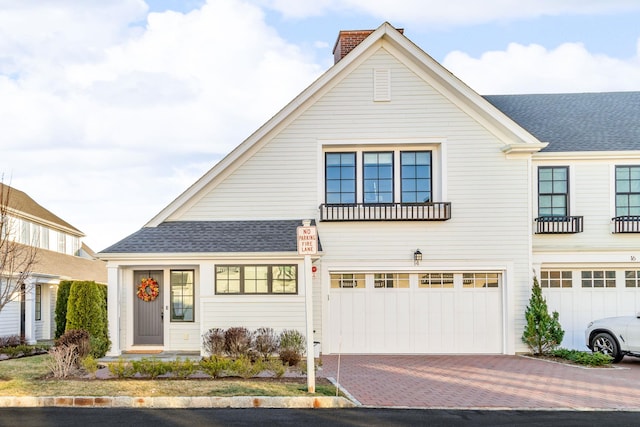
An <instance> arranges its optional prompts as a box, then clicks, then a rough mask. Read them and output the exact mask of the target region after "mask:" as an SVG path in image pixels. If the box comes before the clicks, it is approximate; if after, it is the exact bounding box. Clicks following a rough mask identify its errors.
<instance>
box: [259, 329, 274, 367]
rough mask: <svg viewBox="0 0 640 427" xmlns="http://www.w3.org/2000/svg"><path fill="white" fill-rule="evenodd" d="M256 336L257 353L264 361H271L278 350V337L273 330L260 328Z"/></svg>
mask: <svg viewBox="0 0 640 427" xmlns="http://www.w3.org/2000/svg"><path fill="white" fill-rule="evenodd" d="M255 336H256V338H255V348H256V351H257V352H258V354H259V355H260V356H262V358H263V359H264V360H269V358H270V357H271V355H272V354H273V353H275V351H276V350H277V349H278V336H277V335H276V333H275V332H274V331H273V329H272V328H260V329H258V330H257V331H256V334H255Z"/></svg>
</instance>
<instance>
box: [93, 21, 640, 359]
mask: <svg viewBox="0 0 640 427" xmlns="http://www.w3.org/2000/svg"><path fill="white" fill-rule="evenodd" d="M334 54H335V57H336V63H335V65H334V66H333V67H331V68H330V69H329V70H328V71H327V72H326V73H325V74H324V75H322V76H321V77H320V78H319V79H318V80H316V81H315V82H314V83H313V84H311V86H309V87H308V88H307V89H306V90H304V91H303V92H302V93H301V94H300V95H298V96H297V97H296V98H295V99H294V100H292V101H291V102H290V103H289V104H288V105H287V106H285V107H284V108H283V109H282V110H281V111H280V112H279V113H278V114H276V115H275V116H274V117H273V118H272V119H271V120H269V121H268V122H267V123H266V124H264V125H263V126H262V127H261V128H260V129H258V130H257V131H256V132H255V133H254V134H252V135H251V136H250V137H249V138H248V139H247V140H245V141H244V142H242V143H241V144H240V145H239V146H238V147H237V148H236V149H235V150H233V151H232V152H231V153H230V154H229V155H227V156H226V157H225V158H224V159H223V160H222V161H220V162H219V163H218V164H216V165H215V166H214V167H213V168H212V169H211V170H210V171H209V172H207V173H206V174H205V175H204V176H203V177H202V178H200V179H199V180H198V181H197V182H196V183H194V184H193V185H192V186H191V187H190V188H188V189H187V190H186V191H185V192H184V193H183V194H182V195H180V196H179V197H178V198H177V199H176V200H175V201H174V202H172V203H171V204H170V205H168V206H167V207H166V208H165V209H163V210H162V211H161V212H160V213H159V214H158V215H156V217H154V218H153V219H152V220H151V221H150V222H149V223H147V224H146V225H145V226H144V227H143V228H142V229H140V230H139V231H138V232H136V233H134V234H133V235H131V236H129V237H127V238H125V239H123V240H122V241H120V242H118V243H116V244H114V245H113V246H111V247H109V248H107V249H105V250H104V251H102V252H101V253H100V254H99V256H100V257H101V258H102V259H105V260H107V261H108V282H109V325H110V334H111V340H112V342H113V346H112V349H111V352H110V354H111V355H118V354H120V353H121V352H122V351H130V350H140V349H145V348H146V349H164V350H191V351H197V350H200V349H201V336H202V334H203V333H204V332H206V331H207V330H208V329H210V328H213V327H219V328H228V327H232V326H245V327H248V328H252V329H255V328H258V327H263V326H266V327H272V328H274V329H276V330H281V329H285V328H287V329H288V328H296V329H299V330H300V331H305V298H306V297H312V299H313V313H314V319H313V320H314V322H313V323H314V324H313V329H314V340H315V341H317V342H320V346H321V349H322V352H323V353H325V354H329V353H419V354H420V353H425V354H426V353H502V354H514V353H516V352H521V351H526V350H527V349H526V347H525V346H524V344H523V343H522V341H521V338H520V337H521V335H522V330H523V325H524V311H525V307H526V305H527V303H528V299H529V293H530V289H531V284H532V277H533V275H534V270H535V272H536V274H538V275H539V276H540V277H541V278H542V282H543V283H544V284H545V285H549V286H550V287H549V288H548V289H545V292H547V295H548V297H549V300H550V304H551V305H552V306H553V307H557V308H558V309H559V310H560V311H561V319H562V320H563V321H567V325H569V326H568V328H569V329H570V331H569V332H568V334H567V336H568V337H569V341H567V342H568V343H569V345H575V346H580V347H583V344H582V343H580V342H579V339H578V338H575V339H574V338H573V337H579V334H580V332H581V331H582V330H584V326H585V323H586V321H587V320H584V319H582V317H589V316H591V315H600V314H608V313H609V312H614V311H615V312H618V311H622V310H623V309H625V310H626V309H631V307H623V305H624V304H627V302H628V301H626V300H624V299H625V298H624V296H623V291H627V292H632V293H634V298H635V290H629V289H628V288H624V289H621V290H620V297H618V294H617V293H616V294H615V295H616V298H620V299H618V300H614V301H608V302H607V304H609V303H611V304H615V307H614V306H608V305H607V306H604V305H603V306H602V307H603V308H602V309H601V310H599V311H598V310H597V309H595V304H596V302H595V298H593V297H594V293H595V294H597V293H602V292H604V291H606V289H600V288H598V287H599V284H600V281H599V280H600V279H599V275H600V272H603V274H605V276H606V275H607V274H609V273H606V271H609V269H610V268H612V269H613V268H614V267H615V269H616V274H618V275H621V274H622V275H627V274H628V273H627V270H632V267H633V266H634V265H635V264H634V263H633V261H634V259H632V258H630V257H631V256H636V255H633V253H632V252H633V246H634V244H636V247H637V246H638V245H637V243H638V242H639V240H638V238H637V236H638V235H637V234H636V235H633V234H626V233H625V234H624V235H620V233H611V230H610V228H609V227H610V223H611V218H612V217H614V216H624V217H626V218H627V219H629V218H630V217H629V215H638V214H639V213H638V212H636V211H635V209H638V208H637V206H640V204H635V205H633V206H635V208H633V209H630V210H628V211H625V210H624V209H621V210H620V209H619V210H618V211H617V212H615V215H614V214H613V213H614V211H615V207H614V206H615V203H616V202H615V201H616V200H617V197H618V199H619V198H620V197H621V196H620V195H621V194H622V193H620V192H622V191H623V189H621V188H622V186H623V185H624V182H625V181H624V178H619V179H618V186H619V188H620V189H619V190H617V191H618V193H617V194H618V196H616V192H615V191H614V188H615V185H614V184H615V180H614V182H612V181H611V180H612V179H613V177H614V175H615V174H617V173H619V174H621V176H626V175H624V173H626V172H625V169H623V168H619V167H618V166H619V165H623V164H625V165H633V164H634V163H635V164H638V165H640V147H639V146H638V144H639V143H638V136H639V130H638V126H637V124H636V125H635V127H634V128H633V130H629V131H628V134H629V135H631V136H634V137H635V139H633V140H625V141H622V142H620V144H616V145H611V146H607V148H606V149H605V148H602V146H604V145H606V144H608V142H607V141H606V134H603V133H602V132H600V129H599V128H598V129H591V130H592V131H593V135H592V140H593V141H596V142H593V141H591V140H590V141H589V146H588V147H589V148H590V149H594V150H596V151H589V152H586V150H585V148H586V147H585V146H581V145H580V142H581V141H580V140H579V138H574V139H573V140H572V141H571V142H567V141H564V140H563V139H562V138H564V137H565V136H566V135H558V136H559V137H560V138H561V139H559V140H556V139H554V138H555V137H556V136H557V135H556V134H554V133H552V132H551V133H545V132H546V131H547V129H548V128H552V129H556V128H558V127H562V126H563V125H564V126H566V123H564V124H563V123H554V124H553V125H552V124H551V123H549V122H548V120H550V121H553V120H556V119H560V117H564V119H565V120H567V121H569V122H571V121H572V120H574V121H576V122H574V123H573V125H572V128H576V129H577V130H581V129H582V130H586V129H587V128H588V126H583V124H582V123H581V121H582V120H583V118H582V117H580V116H578V115H576V113H577V112H576V111H569V112H568V115H567V112H566V111H565V112H564V113H565V115H564V116H559V115H555V114H554V112H555V111H554V110H553V109H545V108H544V107H545V104H546V103H551V104H553V105H555V104H557V105H556V106H557V107H558V108H560V107H561V106H562V104H558V103H555V104H554V100H553V99H552V98H546V97H543V100H542V101H540V102H539V104H541V105H539V106H538V107H536V109H535V111H536V112H537V113H538V114H539V116H535V117H533V118H532V117H530V116H529V115H527V113H526V111H524V110H526V109H524V107H525V106H526V105H527V103H528V102H533V101H535V100H536V98H535V96H530V95H523V96H513V97H482V96H480V95H479V94H477V93H476V92H474V91H473V90H472V89H470V88H469V87H468V86H466V85H465V84H464V82H462V81H460V80H459V79H457V78H456V77H455V76H454V75H452V74H451V73H450V72H448V71H447V70H446V69H444V68H443V67H442V66H441V65H440V64H439V63H437V62H436V61H434V60H433V59H432V58H431V57H430V56H428V55H427V54H426V53H425V52H423V51H422V50H421V49H420V48H418V47H417V46H416V45H414V44H413V43H412V42H411V41H410V40H409V39H408V38H406V37H405V36H404V35H403V34H402V30H397V29H395V28H393V27H392V26H391V25H390V24H388V23H384V24H382V25H381V26H380V27H379V28H378V29H376V30H372V31H342V32H340V34H339V37H338V40H337V42H336V46H335V49H334ZM603 96H606V95H603ZM609 96H610V97H612V98H616V97H617V95H616V94H611V95H609ZM628 96H629V97H631V100H630V101H629V104H630V105H628V104H627V105H619V104H617V103H616V102H611V103H610V104H608V105H609V106H610V107H611V108H627V107H628V108H630V110H631V111H630V112H629V114H635V119H636V123H638V121H637V119H638V110H639V105H640V94H637V93H636V94H628ZM568 97H569V98H571V99H573V98H574V97H573V96H572V95H568ZM576 97H577V98H579V96H577V95H576ZM543 101H544V102H543ZM575 102H578V103H580V102H581V101H580V100H579V99H576V100H575ZM520 104H522V105H520ZM546 107H548V105H547V106H546ZM567 107H571V105H570V104H568V105H567ZM594 107H597V105H595V106H594ZM523 109H524V110H523ZM592 111H596V112H597V111H598V110H597V108H592ZM519 113H522V114H521V115H519ZM612 114H613V113H612ZM600 124H601V125H602V126H603V127H607V126H609V122H604V123H600ZM590 126H596V127H597V126H598V123H597V122H596V121H595V120H594V121H592V122H591V123H590ZM627 136H628V135H627ZM601 138H605V140H604V141H602V140H601ZM592 142H593V143H592ZM563 144H564V145H563ZM593 144H595V145H593ZM632 145H635V148H634V149H631V148H630V146H632ZM569 149H570V150H569ZM604 151H606V153H603V152H604ZM590 164H593V165H595V166H591V165H590ZM556 165H558V166H562V167H565V166H566V167H567V169H563V170H565V171H567V173H568V176H569V178H570V180H569V181H568V188H569V190H571V191H572V193H571V195H572V196H571V197H567V199H566V203H567V205H566V207H567V210H565V211H563V210H561V209H559V206H560V205H559V203H560V202H559V201H557V200H556V199H555V198H554V197H555V196H556V193H555V192H557V191H560V190H558V189H557V187H555V184H556V180H560V178H556V175H555V173H556V172H555V171H556V169H555V168H554V167H555V166H556ZM596 166H597V167H596ZM630 167H631V169H632V170H631V173H632V174H634V175H633V176H635V173H636V172H637V170H636V169H635V168H636V166H630ZM596 169H597V177H595V179H596V180H597V182H592V175H591V174H595V173H596ZM558 170H560V169H558ZM549 172H550V173H551V176H552V177H554V178H553V181H552V185H551V187H552V189H553V190H552V191H551V193H549V192H548V190H547V186H548V185H547V184H548V183H547V181H548V179H549V178H548V175H549ZM539 174H540V177H541V178H540V179H542V180H543V181H544V184H542V183H541V184H540V191H541V193H540V195H538V188H539V185H538V181H539V179H538V175H539ZM634 183H640V180H639V181H634V182H632V184H634ZM596 187H597V188H596ZM558 188H559V187H558ZM634 188H635V187H634ZM611 191H614V192H613V193H611ZM638 191H640V190H638ZM574 193H575V197H574V196H573V194H574ZM624 194H628V192H627V193H624ZM629 197H630V199H629V200H631V199H633V197H635V196H633V195H631V196H629ZM549 198H551V200H552V201H551V205H550V206H547V204H548V203H549ZM596 200H597V201H596ZM634 200H635V199H634ZM594 203H595V204H596V205H595V206H594ZM620 203H621V202H620ZM629 203H630V202H629ZM633 203H635V201H634V202H633ZM552 215H554V216H555V217H554V218H553V219H552V220H549V219H547V218H546V217H548V216H552ZM578 215H580V216H582V217H583V220H582V219H581V220H580V223H579V225H580V227H581V230H582V228H584V231H583V232H582V233H574V234H549V233H550V232H552V231H562V232H563V233H564V232H565V229H564V228H562V227H578V224H577V223H576V221H578V220H574V217H577V216H578ZM560 217H562V219H560ZM305 219H311V220H313V221H314V224H315V225H316V226H317V231H318V235H319V240H320V248H319V252H318V254H317V255H315V256H314V257H313V269H312V270H311V271H305V268H304V264H303V257H302V256H301V255H298V253H297V247H296V228H297V227H298V226H299V225H301V223H302V221H303V220H305ZM627 219H625V220H624V221H625V222H624V224H625V226H626V225H627V224H636V225H637V222H638V220H637V218H636V219H635V220H632V221H630V222H627ZM536 220H537V221H536ZM582 221H583V222H582ZM540 227H542V228H540ZM591 227H593V228H591ZM635 230H636V231H640V230H638V229H637V228H636V229H635ZM584 253H587V255H584ZM638 256H639V258H640V254H638ZM625 257H626V258H625ZM638 270H640V268H638ZM565 271H571V272H572V273H571V274H572V287H571V288H563V287H560V288H556V287H555V283H556V282H555V281H554V280H555V279H554V277H555V275H556V274H558V273H557V272H560V274H561V276H562V277H564V276H563V275H564V274H565V273H563V272H565ZM585 272H591V273H590V274H592V279H591V280H592V281H591V283H592V285H593V286H594V287H591V288H582V287H581V283H586V282H585V281H586V280H587V279H586V278H585V279H581V277H585V276H582V275H584V274H586V273H585ZM306 275H311V276H312V283H313V292H312V293H313V295H311V296H306V295H305V287H304V286H303V285H302V284H303V283H305V278H306ZM636 277H637V276H636ZM147 278H152V279H153V280H154V281H155V282H157V284H158V292H157V294H156V293H154V294H153V297H154V298H145V299H144V300H143V299H140V298H138V297H137V295H138V292H139V291H140V290H141V289H142V288H145V286H146V282H145V286H142V288H141V284H142V281H143V279H147ZM581 280H582V282H581ZM617 280H618V281H617V282H616V284H617V285H618V286H624V285H623V280H622V278H619V279H617ZM567 289H568V290H567ZM142 290H145V289H142ZM147 290H148V289H147ZM638 292H640V290H639V291H638ZM613 294H614V293H611V295H613ZM589 298H592V301H593V304H592V306H593V307H594V308H593V309H590V310H591V311H590V313H589V316H582V315H580V316H582V317H580V316H577V315H575V314H574V313H575V312H576V311H580V310H583V309H584V308H585V303H584V301H586V300H588V299H589ZM151 299H152V300H151ZM623 300H624V301H623ZM634 309H635V307H634ZM565 328H567V326H565Z"/></svg>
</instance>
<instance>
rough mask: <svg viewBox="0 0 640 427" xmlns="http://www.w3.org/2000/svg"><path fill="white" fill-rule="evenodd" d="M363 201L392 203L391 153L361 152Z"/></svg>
mask: <svg viewBox="0 0 640 427" xmlns="http://www.w3.org/2000/svg"><path fill="white" fill-rule="evenodd" d="M362 182H363V188H364V190H363V191H364V203H393V153H392V152H383V153H364V154H363V180H362Z"/></svg>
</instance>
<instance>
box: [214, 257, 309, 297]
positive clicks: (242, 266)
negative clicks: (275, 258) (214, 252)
mask: <svg viewBox="0 0 640 427" xmlns="http://www.w3.org/2000/svg"><path fill="white" fill-rule="evenodd" d="M225 267H226V268H228V267H238V268H240V279H239V281H240V284H239V287H238V289H239V290H238V292H218V268H225ZM246 267H267V292H246V291H245V286H244V282H245V268H246ZM274 267H294V268H295V270H296V273H295V291H294V292H273V284H274V279H273V268H274ZM299 267H300V266H299V265H298V264H218V265H216V267H215V268H216V273H215V276H214V284H213V286H214V293H215V295H276V296H277V295H299V292H300V268H299Z"/></svg>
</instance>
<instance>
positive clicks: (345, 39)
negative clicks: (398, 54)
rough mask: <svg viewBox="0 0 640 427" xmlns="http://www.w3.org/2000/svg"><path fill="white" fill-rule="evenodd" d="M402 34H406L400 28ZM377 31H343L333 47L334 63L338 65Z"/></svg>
mask: <svg viewBox="0 0 640 427" xmlns="http://www.w3.org/2000/svg"><path fill="white" fill-rule="evenodd" d="M397 30H398V31H400V34H402V33H403V32H404V30H403V29H402V28H398V29H397ZM374 31H375V30H343V31H340V33H338V40H336V44H335V46H334V47H333V63H334V64H336V63H337V62H338V61H340V60H341V59H342V58H344V57H345V56H346V55H347V54H348V53H349V52H351V51H352V50H353V49H354V48H355V47H356V46H358V45H359V44H360V43H361V42H362V41H363V40H364V39H366V38H367V37H369V34H371V33H373V32H374Z"/></svg>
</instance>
